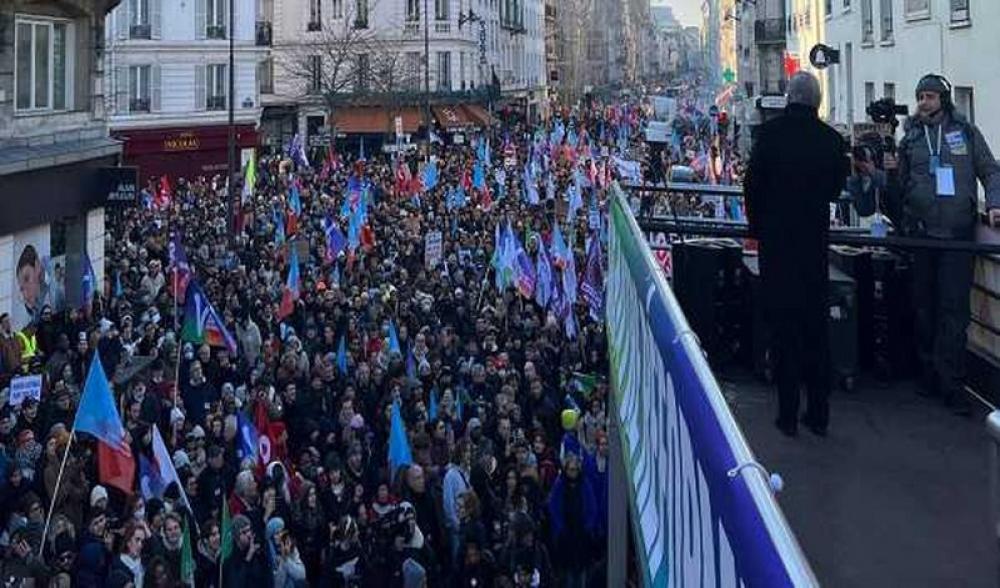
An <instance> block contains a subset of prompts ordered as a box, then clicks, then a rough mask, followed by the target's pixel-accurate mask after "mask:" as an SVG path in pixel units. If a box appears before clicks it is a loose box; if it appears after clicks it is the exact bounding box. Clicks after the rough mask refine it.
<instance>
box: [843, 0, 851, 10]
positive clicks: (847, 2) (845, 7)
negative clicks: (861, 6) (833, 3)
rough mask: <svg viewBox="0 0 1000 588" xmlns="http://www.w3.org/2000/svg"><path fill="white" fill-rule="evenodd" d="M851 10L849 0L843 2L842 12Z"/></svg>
mask: <svg viewBox="0 0 1000 588" xmlns="http://www.w3.org/2000/svg"><path fill="white" fill-rule="evenodd" d="M850 8H851V0H844V10H848V9H850Z"/></svg>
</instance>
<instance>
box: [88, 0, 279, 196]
mask: <svg viewBox="0 0 1000 588" xmlns="http://www.w3.org/2000/svg"><path fill="white" fill-rule="evenodd" d="M230 6H232V10H233V14H232V15H230V13H229V10H230ZM230 17H232V18H230ZM256 21H257V0H232V2H230V0H194V1H190V2H173V1H171V0H122V2H121V4H120V5H119V6H118V7H117V8H115V10H113V11H112V12H111V13H110V14H109V15H108V17H107V22H106V25H107V26H106V27H105V30H106V33H105V39H106V46H107V48H108V50H107V52H106V53H105V66H106V71H107V80H108V88H109V92H108V94H107V96H106V99H107V100H106V105H107V112H108V121H109V124H110V127H111V132H112V135H113V136H115V137H117V138H120V139H121V140H123V141H124V143H125V161H126V163H128V164H130V165H135V166H137V167H138V168H139V175H140V181H141V182H142V183H145V182H146V181H148V180H151V179H154V178H157V177H159V176H161V175H164V174H166V175H168V176H170V177H172V178H176V177H189V178H191V177H197V176H205V177H211V176H214V175H216V174H222V175H225V173H226V168H227V164H228V151H227V147H228V120H229V112H228V111H229V44H230V36H232V37H233V39H232V41H233V48H234V51H233V54H234V64H235V74H236V75H235V80H234V83H235V93H234V96H233V97H234V101H233V102H234V103H233V108H234V121H235V123H236V125H237V126H236V143H237V146H238V148H240V149H247V150H249V149H252V148H253V147H254V146H256V144H257V130H256V127H257V124H258V121H259V119H260V112H261V106H260V97H259V93H258V80H257V75H258V64H259V63H261V62H263V61H264V60H265V59H266V57H267V51H268V49H267V47H266V46H264V45H263V44H262V45H258V44H257V42H256V41H257V29H256ZM231 22H232V24H233V25H234V28H232V29H231V27H230V23H231ZM237 164H238V161H237Z"/></svg>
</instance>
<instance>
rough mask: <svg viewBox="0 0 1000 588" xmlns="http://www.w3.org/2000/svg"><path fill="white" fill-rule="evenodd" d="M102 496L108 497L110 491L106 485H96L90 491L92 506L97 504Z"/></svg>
mask: <svg viewBox="0 0 1000 588" xmlns="http://www.w3.org/2000/svg"><path fill="white" fill-rule="evenodd" d="M102 498H103V499H105V500H107V499H108V491H107V490H105V489H104V486H94V489H93V490H91V491H90V506H97V501H98V500H101V499H102Z"/></svg>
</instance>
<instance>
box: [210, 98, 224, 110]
mask: <svg viewBox="0 0 1000 588" xmlns="http://www.w3.org/2000/svg"><path fill="white" fill-rule="evenodd" d="M205 109H206V110H225V109H226V97H225V96H209V97H208V98H206V99H205Z"/></svg>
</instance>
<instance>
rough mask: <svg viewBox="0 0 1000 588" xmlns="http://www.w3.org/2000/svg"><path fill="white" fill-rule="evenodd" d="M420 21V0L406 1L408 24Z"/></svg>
mask: <svg viewBox="0 0 1000 588" xmlns="http://www.w3.org/2000/svg"><path fill="white" fill-rule="evenodd" d="M419 21H420V0H406V22H419Z"/></svg>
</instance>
